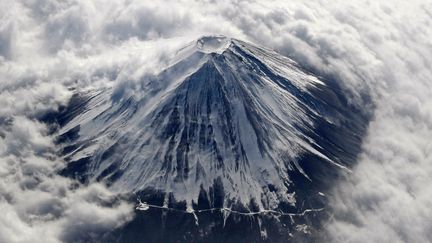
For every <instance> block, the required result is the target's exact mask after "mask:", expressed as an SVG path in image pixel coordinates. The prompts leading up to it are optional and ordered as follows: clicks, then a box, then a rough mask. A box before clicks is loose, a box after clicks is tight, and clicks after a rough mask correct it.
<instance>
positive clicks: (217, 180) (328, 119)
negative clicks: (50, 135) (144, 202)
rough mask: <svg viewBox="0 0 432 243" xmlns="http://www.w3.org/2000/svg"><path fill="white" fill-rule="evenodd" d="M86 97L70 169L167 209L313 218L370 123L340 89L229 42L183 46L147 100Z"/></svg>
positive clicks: (72, 125) (266, 53)
mask: <svg viewBox="0 0 432 243" xmlns="http://www.w3.org/2000/svg"><path fill="white" fill-rule="evenodd" d="M76 97H77V98H76V102H77V103H78V104H79V105H78V107H81V109H82V111H80V112H76V113H77V114H74V115H73V116H70V115H69V116H70V117H68V119H67V120H65V121H64V122H63V123H64V124H62V128H61V131H60V134H61V135H60V141H61V142H62V143H63V144H64V145H65V147H64V151H63V152H64V156H65V158H66V159H67V160H68V161H69V165H68V168H67V169H66V170H65V173H66V174H69V175H76V176H77V177H79V178H80V179H82V180H87V181H94V180H103V181H106V182H107V183H109V184H110V185H111V188H112V189H113V190H118V191H134V192H139V191H146V190H147V191H153V192H159V193H163V194H165V199H164V202H163V203H164V204H167V203H168V201H169V200H171V199H170V198H173V200H175V201H184V202H185V203H186V207H188V208H192V207H194V205H196V204H199V199H200V198H201V199H205V201H207V202H208V204H209V205H208V206H209V207H211V206H215V204H216V203H215V202H216V201H219V202H220V203H219V204H220V205H219V206H220V207H232V206H233V205H236V204H240V205H243V206H244V207H249V208H257V209H258V210H263V209H277V208H280V206H281V205H285V208H286V207H289V208H290V210H292V211H298V212H299V211H302V210H304V208H301V207H299V205H304V202H305V201H308V200H309V199H307V198H313V199H310V200H309V201H314V200H317V199H316V198H319V197H320V196H322V193H321V194H320V191H319V190H321V189H322V188H323V187H324V185H325V184H326V183H328V182H329V181H330V180H332V179H333V178H334V177H335V176H337V174H338V173H339V172H341V171H348V170H349V167H350V164H351V163H353V161H354V159H355V156H356V153H357V150H358V149H359V146H360V142H361V136H362V134H363V132H364V128H365V126H366V122H365V121H366V120H367V116H366V115H365V114H363V113H362V112H359V110H356V108H355V107H351V106H349V105H348V103H347V101H346V98H345V97H344V95H343V94H342V93H341V92H340V90H339V88H338V87H337V86H336V84H335V83H331V82H329V81H324V80H321V79H320V78H319V77H316V76H314V75H313V74H311V73H309V72H307V71H306V70H303V69H302V68H301V67H300V66H299V65H298V64H297V63H295V62H294V61H292V60H291V59H289V58H286V57H283V56H281V55H279V54H277V53H275V52H273V51H270V50H267V49H264V48H261V47H257V46H254V45H251V44H249V43H246V42H242V41H239V40H235V39H230V38H226V37H220V36H207V37H203V38H201V39H199V40H197V41H195V42H193V43H191V44H190V45H188V46H186V47H185V48H183V49H181V50H179V51H178V52H177V54H176V55H175V56H174V57H173V60H172V62H171V63H170V65H169V66H168V67H166V68H165V69H164V70H162V71H161V72H160V73H159V74H157V75H154V76H150V77H149V76H146V77H143V79H142V80H141V90H140V91H139V92H137V94H136V95H131V96H124V95H123V94H121V93H120V94H119V93H116V92H115V91H113V90H112V89H104V90H94V91H91V92H87V93H82V94H78V95H77V96H76ZM79 97H81V98H79ZM63 116H65V115H63ZM342 138H343V140H342ZM215 191H217V193H216V194H217V195H215Z"/></svg>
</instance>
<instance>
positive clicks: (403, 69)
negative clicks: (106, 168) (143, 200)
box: [0, 0, 432, 242]
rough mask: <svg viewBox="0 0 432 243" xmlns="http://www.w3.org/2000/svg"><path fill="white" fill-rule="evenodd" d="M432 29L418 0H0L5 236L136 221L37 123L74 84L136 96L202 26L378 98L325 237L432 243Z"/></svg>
mask: <svg viewBox="0 0 432 243" xmlns="http://www.w3.org/2000/svg"><path fill="white" fill-rule="evenodd" d="M167 6H170V7H169V8H167ZM431 25H432V4H431V3H428V2H427V1H421V0H417V1H410V2H409V3H408V2H406V1H390V0H388V1H386V0H383V1H379V2H376V1H366V0H359V1H355V2H354V1H351V2H347V1H342V0H337V1H331V2H329V1H325V0H317V1H290V2H287V1H271V2H267V1H182V0H177V1H174V0H169V1H164V2H158V1H131V0H123V1H122V0H119V1H102V0H94V1H84V0H68V1H56V0H31V1H7V0H0V209H1V211H2V212H7V213H5V216H4V217H1V218H0V242H28V241H30V240H32V241H33V242H34V240H35V239H41V235H46V237H44V238H43V239H41V240H43V241H44V242H58V241H77V240H81V239H79V238H76V237H78V236H83V237H84V238H83V239H88V238H85V237H91V236H92V235H95V234H99V233H102V234H103V233H104V232H106V231H109V230H110V229H112V228H115V227H118V226H120V225H121V224H122V223H124V222H126V221H127V220H129V219H130V217H131V214H132V212H131V208H132V207H131V205H127V204H126V203H124V202H122V201H120V200H118V199H116V197H115V195H112V194H111V193H110V192H109V191H108V190H107V189H106V188H104V187H103V186H101V185H93V186H90V187H78V188H75V186H74V183H73V182H72V181H70V180H67V179H65V178H62V177H59V176H57V175H56V173H55V172H56V170H57V169H58V168H61V167H62V166H63V165H64V162H63V161H61V159H60V158H58V157H57V156H56V154H55V152H56V151H55V149H53V148H54V145H53V138H52V137H51V136H50V135H49V133H48V128H47V127H46V125H45V124H42V123H40V122H38V121H37V118H38V117H40V116H41V115H42V114H43V113H44V112H46V111H50V110H55V109H57V108H58V107H59V105H62V104H65V103H66V102H67V101H68V99H69V98H70V96H71V91H70V89H69V88H70V87H74V88H78V89H88V88H91V87H99V86H114V87H115V88H116V89H117V90H118V92H119V93H121V94H123V95H130V94H133V93H135V92H138V91H139V80H140V79H141V78H142V77H143V76H144V75H147V74H151V73H152V72H156V71H157V70H159V69H160V68H161V67H163V66H164V65H165V60H166V55H167V53H169V51H170V50H174V49H175V48H177V47H179V46H181V45H183V44H184V43H187V42H188V41H191V40H193V39H194V38H196V37H198V36H200V35H202V34H206V33H219V34H225V35H227V36H232V37H235V38H239V39H244V40H249V41H252V42H254V43H257V44H259V45H263V46H267V47H270V48H274V49H276V50H277V51H279V52H280V53H282V54H284V55H287V56H290V57H292V58H294V59H295V60H297V61H298V62H300V63H302V64H303V65H306V66H308V67H310V68H311V69H314V70H315V71H317V72H319V73H322V74H323V75H326V76H328V77H333V78H334V79H337V80H339V81H340V82H341V83H342V84H343V85H344V87H345V88H346V89H347V90H350V91H351V93H352V102H354V103H358V104H361V105H363V106H364V107H365V109H369V106H367V104H368V101H367V98H366V97H364V96H362V94H364V93H365V92H367V93H369V94H370V95H371V99H372V102H373V104H374V107H376V109H375V110H374V114H375V116H374V119H373V121H372V123H371V125H370V128H369V132H368V136H367V138H366V139H365V143H364V151H363V153H362V154H361V156H360V159H359V163H358V166H357V167H356V168H355V169H354V172H353V174H351V175H349V176H348V178H347V179H346V180H345V181H341V182H340V185H337V186H336V187H335V189H334V193H333V194H334V195H333V197H332V198H331V200H332V205H333V207H334V211H335V214H334V218H333V220H332V221H331V222H329V223H328V225H327V233H328V235H327V237H330V238H331V240H332V241H334V242H365V241H367V242H430V241H431V240H430V239H432V235H431V232H432V220H431V219H432V189H431V188H430V185H432V158H431V153H432V143H431V142H430V141H431V140H430V137H432V98H431V97H432V87H431V86H432V82H431V81H430V77H432V70H431V68H430V67H432V30H431V29H430V26H431ZM95 195H97V196H95ZM107 203H108V204H109V203H112V204H114V205H115V206H114V207H107V206H106V205H107ZM82 232H86V233H82Z"/></svg>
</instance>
